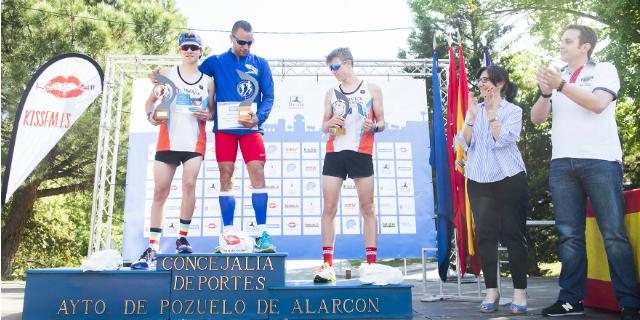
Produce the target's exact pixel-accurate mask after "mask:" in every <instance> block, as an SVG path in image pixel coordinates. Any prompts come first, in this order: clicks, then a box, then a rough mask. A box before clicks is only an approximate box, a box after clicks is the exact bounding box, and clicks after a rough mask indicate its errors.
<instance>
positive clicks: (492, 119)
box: [489, 117, 498, 122]
mask: <svg viewBox="0 0 640 320" xmlns="http://www.w3.org/2000/svg"><path fill="white" fill-rule="evenodd" d="M496 121H498V117H494V118H491V119H489V122H496Z"/></svg>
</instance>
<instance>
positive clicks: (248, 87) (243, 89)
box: [236, 69, 260, 120]
mask: <svg viewBox="0 0 640 320" xmlns="http://www.w3.org/2000/svg"><path fill="white" fill-rule="evenodd" d="M236 71H237V72H238V75H239V76H240V79H242V80H244V81H242V82H241V83H240V84H239V85H238V87H237V90H238V94H240V96H242V97H243V98H245V99H244V100H243V101H242V102H240V105H239V106H238V120H251V114H250V113H251V105H252V104H253V100H255V98H256V96H257V95H258V91H260V85H259V84H258V81H256V79H254V78H253V77H252V76H250V75H248V74H247V73H246V72H242V71H240V70H238V69H236Z"/></svg>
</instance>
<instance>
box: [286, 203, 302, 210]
mask: <svg viewBox="0 0 640 320" xmlns="http://www.w3.org/2000/svg"><path fill="white" fill-rule="evenodd" d="M284 208H285V209H298V208H300V205H299V204H296V203H292V204H288V203H285V205H284Z"/></svg>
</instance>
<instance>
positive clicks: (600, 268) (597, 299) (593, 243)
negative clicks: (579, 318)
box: [584, 189, 640, 311]
mask: <svg viewBox="0 0 640 320" xmlns="http://www.w3.org/2000/svg"><path fill="white" fill-rule="evenodd" d="M624 204H625V213H624V223H625V225H626V227H627V236H628V238H629V242H630V243H631V250H632V252H633V259H634V260H635V261H634V262H635V266H636V278H637V279H640V189H635V190H629V191H625V192H624ZM585 240H586V249H587V261H588V266H587V297H586V298H585V299H584V305H585V306H589V307H595V308H603V309H609V310H612V311H618V310H619V307H618V302H617V301H616V295H615V293H614V290H613V285H612V284H611V274H610V271H609V263H608V260H607V252H606V251H605V249H604V241H603V240H602V234H601V233H600V229H599V228H598V223H597V221H596V216H595V213H594V211H593V208H592V207H591V201H589V203H588V204H587V218H586V222H585ZM636 288H637V292H640V282H639V283H638V284H637V286H636Z"/></svg>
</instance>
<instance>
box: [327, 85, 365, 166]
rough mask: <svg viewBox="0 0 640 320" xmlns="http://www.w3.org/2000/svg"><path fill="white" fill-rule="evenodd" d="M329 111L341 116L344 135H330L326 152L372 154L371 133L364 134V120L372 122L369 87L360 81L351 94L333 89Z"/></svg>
mask: <svg viewBox="0 0 640 320" xmlns="http://www.w3.org/2000/svg"><path fill="white" fill-rule="evenodd" d="M331 110H332V112H333V114H334V115H336V114H338V115H342V116H343V117H344V118H345V121H344V129H345V131H346V132H345V134H344V135H333V134H332V135H330V137H329V140H328V141H327V152H339V151H343V150H352V151H356V152H361V153H366V154H369V155H371V154H372V153H373V133H372V132H365V131H364V129H363V127H362V126H363V124H364V121H365V119H367V118H369V119H371V120H373V119H374V118H375V115H374V112H373V99H372V97H371V92H370V91H369V85H368V84H367V82H366V81H364V80H362V81H361V82H360V85H359V86H358V87H357V88H356V89H355V90H354V91H353V92H344V91H342V88H341V87H340V86H337V87H336V88H334V89H333V93H332V96H331Z"/></svg>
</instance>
